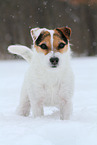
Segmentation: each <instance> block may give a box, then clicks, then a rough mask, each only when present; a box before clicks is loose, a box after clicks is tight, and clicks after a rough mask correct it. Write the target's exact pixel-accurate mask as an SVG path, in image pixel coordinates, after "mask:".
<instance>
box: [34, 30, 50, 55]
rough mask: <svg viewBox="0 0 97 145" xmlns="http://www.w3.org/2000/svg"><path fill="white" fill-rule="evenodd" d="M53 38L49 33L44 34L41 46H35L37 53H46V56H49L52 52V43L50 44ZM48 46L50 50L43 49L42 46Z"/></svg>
mask: <svg viewBox="0 0 97 145" xmlns="http://www.w3.org/2000/svg"><path fill="white" fill-rule="evenodd" d="M50 39H51V36H50V33H49V32H48V31H46V32H44V34H43V40H42V41H41V42H40V43H39V46H37V45H35V48H36V51H37V52H41V53H44V54H45V55H46V54H48V53H49V52H50V51H51V42H50ZM42 44H46V46H47V47H48V49H42V48H41V47H40V45H42Z"/></svg>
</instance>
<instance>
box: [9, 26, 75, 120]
mask: <svg viewBox="0 0 97 145" xmlns="http://www.w3.org/2000/svg"><path fill="white" fill-rule="evenodd" d="M31 36H32V39H33V46H32V49H29V48H28V47H26V46H22V45H11V46H9V47H8V51H9V52H10V53H13V54H18V55H20V56H22V57H23V58H24V59H25V60H26V61H27V62H28V63H29V69H28V70H27V72H26V75H25V78H24V83H23V86H22V91H21V97H20V103H19V106H18V108H17V112H18V114H19V115H23V116H28V115H29V113H30V109H31V110H32V113H33V116H34V117H41V116H43V115H44V111H43V106H44V105H45V106H55V107H58V108H59V110H60V119H61V120H64V119H65V120H68V119H70V116H71V113H72V109H73V107H72V106H73V105H72V96H73V92H74V91H73V90H74V75H73V72H72V68H71V64H70V58H71V57H70V54H71V50H70V44H69V39H70V36H71V29H70V28H69V27H61V28H56V29H54V30H49V29H46V28H33V29H31Z"/></svg>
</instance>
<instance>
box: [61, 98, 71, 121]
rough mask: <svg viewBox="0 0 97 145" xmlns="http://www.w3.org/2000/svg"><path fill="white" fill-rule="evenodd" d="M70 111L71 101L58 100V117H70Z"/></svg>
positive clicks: (62, 118)
mask: <svg viewBox="0 0 97 145" xmlns="http://www.w3.org/2000/svg"><path fill="white" fill-rule="evenodd" d="M71 113H72V101H71V100H65V99H62V98H61V100H60V119H61V120H68V119H70V115H71Z"/></svg>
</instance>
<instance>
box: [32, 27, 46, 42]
mask: <svg viewBox="0 0 97 145" xmlns="http://www.w3.org/2000/svg"><path fill="white" fill-rule="evenodd" d="M42 31H45V28H42V29H41V28H33V29H31V30H30V33H31V37H32V39H33V42H35V41H36V39H37V38H38V36H39V35H40V33H41V32H42Z"/></svg>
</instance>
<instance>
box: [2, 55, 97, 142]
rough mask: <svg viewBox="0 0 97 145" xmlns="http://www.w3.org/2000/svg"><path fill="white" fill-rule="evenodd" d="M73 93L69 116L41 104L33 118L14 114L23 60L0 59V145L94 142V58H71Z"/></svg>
mask: <svg viewBox="0 0 97 145" xmlns="http://www.w3.org/2000/svg"><path fill="white" fill-rule="evenodd" d="M72 67H73V71H74V74H75V94H74V97H73V108H74V109H73V114H72V117H71V119H70V120H64V121H62V120H60V119H59V112H58V109H56V108H55V107H45V116H44V117H41V118H36V119H34V118H33V117H32V116H31V115H30V116H29V117H22V116H18V115H16V114H15V110H16V107H17V105H18V103H19V98H20V97H19V96H20V91H21V86H22V82H23V78H24V74H25V72H26V70H27V68H28V64H27V63H26V62H25V61H22V60H18V61H0V68H1V69H0V145H65V144H66V145H97V58H96V57H90V58H88V57H86V58H85V57H84V58H73V60H72Z"/></svg>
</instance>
